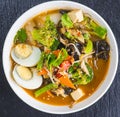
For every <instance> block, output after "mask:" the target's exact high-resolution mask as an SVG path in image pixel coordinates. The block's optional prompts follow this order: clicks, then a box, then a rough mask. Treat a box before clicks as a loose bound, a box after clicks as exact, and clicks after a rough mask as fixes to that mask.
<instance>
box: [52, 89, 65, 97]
mask: <svg viewBox="0 0 120 117" xmlns="http://www.w3.org/2000/svg"><path fill="white" fill-rule="evenodd" d="M54 92H55V93H56V95H57V96H59V95H61V96H62V97H66V96H67V95H65V91H64V89H62V88H59V89H57V90H56V91H54Z"/></svg>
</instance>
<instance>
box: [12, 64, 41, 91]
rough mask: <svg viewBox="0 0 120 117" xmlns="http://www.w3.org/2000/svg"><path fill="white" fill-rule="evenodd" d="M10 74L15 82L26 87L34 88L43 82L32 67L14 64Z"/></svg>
mask: <svg viewBox="0 0 120 117" xmlns="http://www.w3.org/2000/svg"><path fill="white" fill-rule="evenodd" d="M12 74H13V77H14V80H15V81H16V83H17V84H19V85H20V86H22V87H23V88H26V89H36V88H38V87H40V86H41V85H42V82H43V79H42V77H41V76H38V75H37V71H36V70H35V69H34V68H31V69H29V68H26V67H23V66H20V65H15V67H14V69H13V73H12Z"/></svg>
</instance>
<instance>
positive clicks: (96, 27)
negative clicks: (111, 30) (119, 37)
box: [90, 21, 107, 39]
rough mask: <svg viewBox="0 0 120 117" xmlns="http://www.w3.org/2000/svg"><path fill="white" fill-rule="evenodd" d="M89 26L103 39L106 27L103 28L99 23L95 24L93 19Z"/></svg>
mask: <svg viewBox="0 0 120 117" xmlns="http://www.w3.org/2000/svg"><path fill="white" fill-rule="evenodd" d="M90 27H91V28H92V29H93V30H94V34H96V35H97V36H98V37H100V38H102V39H105V37H106V34H107V30H106V28H103V27H101V26H99V25H97V24H96V23H95V22H94V21H91V22H90Z"/></svg>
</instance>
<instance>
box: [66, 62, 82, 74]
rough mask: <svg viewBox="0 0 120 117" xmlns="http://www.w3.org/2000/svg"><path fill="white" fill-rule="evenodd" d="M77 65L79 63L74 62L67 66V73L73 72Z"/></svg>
mask: <svg viewBox="0 0 120 117" xmlns="http://www.w3.org/2000/svg"><path fill="white" fill-rule="evenodd" d="M79 65H80V63H74V64H73V65H72V66H70V67H69V69H68V73H70V74H72V73H74V72H75V70H76V69H77V68H78V66H79Z"/></svg>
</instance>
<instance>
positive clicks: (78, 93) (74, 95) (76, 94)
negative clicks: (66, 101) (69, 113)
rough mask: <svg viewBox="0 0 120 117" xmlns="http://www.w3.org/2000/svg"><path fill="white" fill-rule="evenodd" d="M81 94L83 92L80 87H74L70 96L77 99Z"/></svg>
mask: <svg viewBox="0 0 120 117" xmlns="http://www.w3.org/2000/svg"><path fill="white" fill-rule="evenodd" d="M83 95H84V93H83V91H82V90H81V89H80V88H78V89H76V90H75V91H73V92H72V93H71V96H72V98H73V99H74V100H75V101H77V100H79V99H80V98H81V97H82V96H83Z"/></svg>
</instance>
